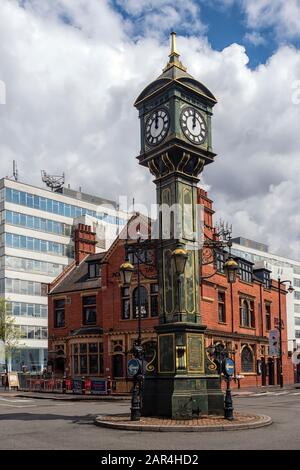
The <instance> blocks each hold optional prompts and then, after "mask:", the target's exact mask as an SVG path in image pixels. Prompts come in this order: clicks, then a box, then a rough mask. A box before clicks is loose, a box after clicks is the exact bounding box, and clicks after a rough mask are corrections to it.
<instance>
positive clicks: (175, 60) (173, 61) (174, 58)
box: [163, 31, 186, 72]
mask: <svg viewBox="0 0 300 470" xmlns="http://www.w3.org/2000/svg"><path fill="white" fill-rule="evenodd" d="M169 57H170V59H169V62H168V63H167V65H166V67H165V68H164V69H163V72H166V70H168V69H170V68H171V67H173V66H175V67H178V68H179V69H181V70H183V71H184V72H185V71H186V68H185V67H184V66H183V65H182V63H181V62H180V60H179V54H178V52H177V50H176V33H175V32H174V31H172V33H171V54H170V55H169Z"/></svg>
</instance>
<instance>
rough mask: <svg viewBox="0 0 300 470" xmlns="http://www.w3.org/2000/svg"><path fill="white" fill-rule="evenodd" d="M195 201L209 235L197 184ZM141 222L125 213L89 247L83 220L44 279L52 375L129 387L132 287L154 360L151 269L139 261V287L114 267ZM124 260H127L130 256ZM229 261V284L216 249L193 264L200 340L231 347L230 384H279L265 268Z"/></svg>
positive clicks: (271, 293) (273, 298)
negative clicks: (103, 241) (56, 271)
mask: <svg viewBox="0 0 300 470" xmlns="http://www.w3.org/2000/svg"><path fill="white" fill-rule="evenodd" d="M198 204H200V205H202V206H203V208H204V226H205V230H204V232H205V236H207V237H210V236H211V235H212V233H213V231H214V228H213V219H212V218H213V213H214V211H213V207H212V201H211V200H210V199H209V198H208V196H207V193H206V192H205V191H204V190H203V189H200V188H199V189H198ZM143 224H144V225H143ZM130 225H131V227H130ZM146 225H147V221H146V219H145V218H143V217H142V216H139V215H138V214H137V215H136V216H133V218H132V219H131V220H130V221H129V222H128V226H127V227H125V228H124V229H123V232H121V234H120V236H119V237H118V238H117V239H116V240H115V242H114V243H113V244H112V246H111V247H110V249H109V250H108V251H107V252H106V253H95V234H94V233H93V232H92V231H91V228H90V227H89V226H86V225H82V224H80V225H78V227H77V229H76V234H75V260H74V261H73V263H72V264H70V265H69V266H68V267H67V268H66V269H65V271H64V272H63V273H62V274H61V275H60V276H58V277H57V278H56V279H55V280H54V281H53V282H52V284H50V285H49V358H50V364H51V365H52V368H53V371H54V373H55V375H56V376H62V375H63V374H65V375H66V376H68V377H82V376H84V377H86V378H89V377H103V378H110V379H113V386H114V389H115V390H116V391H119V392H123V391H129V390H130V386H131V384H130V380H129V379H128V377H127V367H126V366H127V361H128V359H130V358H131V357H132V356H131V350H132V347H133V344H134V341H135V340H136V339H137V336H138V314H137V312H138V309H137V306H138V289H140V298H141V304H142V309H141V311H142V319H141V329H142V344H143V346H144V351H145V359H146V361H147V362H148V363H149V362H151V363H152V365H154V366H155V350H156V332H155V329H154V327H155V326H156V325H158V322H159V319H158V305H159V302H158V281H157V272H156V269H155V268H154V267H151V268H149V266H148V265H146V264H141V265H140V270H141V274H142V275H141V283H140V287H139V288H138V284H137V277H136V274H134V275H133V279H132V281H131V284H130V286H129V287H124V286H123V285H122V283H121V279H120V272H119V271H120V265H121V264H122V263H123V262H124V259H125V254H126V253H125V251H126V242H125V240H124V238H126V234H127V233H133V232H134V229H135V228H136V227H137V226H139V227H144V228H143V230H144V231H145V230H147V227H146ZM125 231H126V232H125ZM129 244H130V240H129ZM144 256H145V259H150V258H151V259H152V260H155V253H154V251H153V249H151V250H148V251H147V250H145V255H144ZM130 261H131V262H132V263H133V264H134V261H135V260H134V259H133V258H132V259H131V260H130ZM236 261H237V262H238V264H239V271H238V276H237V281H236V282H235V283H234V284H229V283H228V281H227V277H226V276H225V274H224V270H223V264H224V260H223V257H222V254H220V257H219V258H218V262H217V266H213V265H211V264H208V265H203V266H202V268H201V267H200V266H199V273H200V285H199V291H200V312H201V315H202V319H203V320H202V321H203V324H204V325H206V326H207V329H206V335H205V346H206V347H208V346H210V345H212V344H216V343H223V344H224V345H226V346H228V347H229V349H230V350H232V351H233V353H232V356H234V360H235V363H236V368H235V380H234V381H233V386H238V382H240V386H241V387H249V386H264V385H275V384H279V383H280V377H279V364H278V358H276V357H272V356H270V355H269V340H268V336H269V331H270V330H273V329H274V328H276V327H278V321H279V320H278V319H279V301H278V290H277V285H276V283H275V282H274V281H273V280H272V279H271V278H270V272H269V271H268V270H267V269H262V268H259V269H255V266H254V265H253V264H252V263H251V262H249V261H247V260H246V259H243V258H236ZM154 264H155V263H154ZM143 273H144V274H146V277H144V276H143ZM209 276H210V277H209ZM281 294H282V295H281V296H280V297H281V309H282V320H283V321H282V325H283V329H282V348H283V375H284V383H293V382H294V373H293V367H292V363H291V359H290V358H289V357H288V349H287V329H286V300H285V296H286V291H285V289H284V288H283V290H282V292H281ZM238 378H240V379H239V380H237V379H238Z"/></svg>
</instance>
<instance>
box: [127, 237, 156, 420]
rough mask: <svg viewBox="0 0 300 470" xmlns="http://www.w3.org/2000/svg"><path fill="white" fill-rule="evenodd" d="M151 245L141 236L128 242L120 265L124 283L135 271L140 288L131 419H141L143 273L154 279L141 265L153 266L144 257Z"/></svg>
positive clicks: (134, 350)
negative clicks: (131, 242)
mask: <svg viewBox="0 0 300 470" xmlns="http://www.w3.org/2000/svg"><path fill="white" fill-rule="evenodd" d="M149 247H150V248H151V247H152V248H153V245H151V244H149V243H148V244H146V243H145V242H144V243H143V244H141V238H140V237H138V239H137V244H130V245H128V243H127V242H126V245H125V250H126V260H125V262H124V263H122V264H121V266H120V277H121V281H122V284H123V285H124V286H129V285H130V283H131V279H132V275H133V273H136V275H137V289H138V291H137V292H138V314H137V319H138V338H137V341H135V342H134V344H133V348H132V351H131V352H132V355H133V357H134V359H131V361H129V363H130V364H129V363H128V366H127V367H128V372H129V375H130V376H131V377H132V378H133V387H132V395H131V417H130V419H131V421H139V420H140V418H141V408H142V387H143V381H144V351H143V346H142V309H141V294H140V288H141V275H142V276H143V277H144V278H146V279H153V278H152V277H148V276H146V275H145V274H144V273H142V272H141V269H140V265H141V264H145V265H147V266H151V267H153V264H151V263H149V262H146V260H145V259H142V257H143V255H144V254H145V250H146V249H147V248H148V249H149ZM129 252H130V254H131V255H133V258H134V260H136V268H135V267H134V266H133V265H132V264H131V263H130V261H129V260H128V253H129Z"/></svg>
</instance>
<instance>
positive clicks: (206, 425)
mask: <svg viewBox="0 0 300 470" xmlns="http://www.w3.org/2000/svg"><path fill="white" fill-rule="evenodd" d="M95 424H96V426H101V427H104V428H113V429H127V430H128V431H160V432H170V431H173V432H174V431H175V432H176V431H177V432H178V431H181V432H203V431H206V432H207V431H235V430H237V431H238V430H241V429H255V428H260V427H263V426H269V425H270V424H272V418H270V417H269V416H266V415H254V414H249V413H240V412H236V413H234V420H233V421H229V420H226V419H224V418H223V417H220V416H203V417H202V418H196V419H180V420H178V419H177V420H174V419H168V418H152V417H151V418H149V417H142V418H141V419H140V421H131V420H130V416H129V415H128V414H126V415H124V414H123V415H105V416H104V415H100V416H97V418H96V419H95Z"/></svg>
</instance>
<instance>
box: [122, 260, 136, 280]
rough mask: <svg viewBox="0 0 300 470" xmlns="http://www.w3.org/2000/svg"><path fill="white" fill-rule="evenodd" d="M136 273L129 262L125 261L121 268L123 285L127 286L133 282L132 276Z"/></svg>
mask: <svg viewBox="0 0 300 470" xmlns="http://www.w3.org/2000/svg"><path fill="white" fill-rule="evenodd" d="M133 272H134V267H133V266H132V264H131V263H130V262H129V261H127V260H126V261H125V262H124V263H122V264H121V266H120V276H121V282H122V284H123V285H125V286H127V285H129V284H130V282H131V278H132V274H133Z"/></svg>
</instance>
